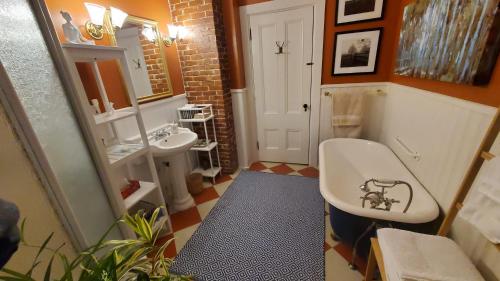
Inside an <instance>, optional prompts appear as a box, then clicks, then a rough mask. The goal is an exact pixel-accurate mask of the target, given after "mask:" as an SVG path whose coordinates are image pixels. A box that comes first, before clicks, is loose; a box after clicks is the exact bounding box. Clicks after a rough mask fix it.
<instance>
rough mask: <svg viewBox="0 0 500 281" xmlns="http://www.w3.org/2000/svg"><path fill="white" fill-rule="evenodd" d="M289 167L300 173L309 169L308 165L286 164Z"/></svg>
mask: <svg viewBox="0 0 500 281" xmlns="http://www.w3.org/2000/svg"><path fill="white" fill-rule="evenodd" d="M286 165H287V166H288V167H290V168H292V169H294V170H295V171H300V170H302V169H305V168H307V165H299V164H286Z"/></svg>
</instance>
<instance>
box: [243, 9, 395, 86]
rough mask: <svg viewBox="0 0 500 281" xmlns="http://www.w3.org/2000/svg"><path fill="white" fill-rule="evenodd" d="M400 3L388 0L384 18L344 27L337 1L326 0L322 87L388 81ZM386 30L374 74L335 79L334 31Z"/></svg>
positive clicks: (337, 77)
mask: <svg viewBox="0 0 500 281" xmlns="http://www.w3.org/2000/svg"><path fill="white" fill-rule="evenodd" d="M239 1H240V5H250V4H256V3H260V2H266V1H269V0H239ZM400 1H402V0H385V13H384V18H383V19H381V20H377V21H372V22H366V23H353V24H346V25H341V26H335V13H336V6H337V5H336V0H326V8H325V33H324V42H323V70H322V77H321V83H322V84H339V83H359V82H382V81H388V80H389V76H390V72H391V69H392V61H393V46H394V45H393V42H394V40H395V37H396V36H397V34H399V32H396V26H395V24H396V23H397V21H398V18H397V17H398V16H399V7H400ZM376 27H383V28H384V31H383V35H382V42H381V48H380V55H379V58H378V59H379V61H378V68H377V72H376V73H375V74H369V75H349V76H332V75H331V72H332V62H333V49H334V38H335V37H334V36H335V32H340V31H355V30H362V29H368V28H376Z"/></svg>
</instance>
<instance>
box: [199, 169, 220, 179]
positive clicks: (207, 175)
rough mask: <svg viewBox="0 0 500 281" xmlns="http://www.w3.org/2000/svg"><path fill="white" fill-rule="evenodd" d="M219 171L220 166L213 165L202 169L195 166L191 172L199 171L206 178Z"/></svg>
mask: <svg viewBox="0 0 500 281" xmlns="http://www.w3.org/2000/svg"><path fill="white" fill-rule="evenodd" d="M220 171H221V168H220V167H213V168H212V169H207V170H203V169H202V168H196V169H194V170H193V173H200V174H202V175H203V176H204V177H206V178H215V177H216V176H217V175H218V174H219V173H220Z"/></svg>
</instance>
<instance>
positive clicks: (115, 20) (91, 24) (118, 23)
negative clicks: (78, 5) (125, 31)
mask: <svg viewBox="0 0 500 281" xmlns="http://www.w3.org/2000/svg"><path fill="white" fill-rule="evenodd" d="M83 4H84V5H85V8H87V12H88V13H89V17H90V20H89V21H87V22H86V23H85V29H86V30H87V33H88V34H90V36H91V37H92V38H94V39H96V40H100V39H102V37H103V36H104V33H105V31H104V17H105V15H106V8H105V7H103V6H101V5H97V4H93V3H88V2H85V3H83ZM110 10H111V25H112V26H113V27H115V28H121V27H122V26H123V23H124V22H125V19H126V18H127V17H128V14H127V13H125V12H124V11H122V10H120V9H117V8H115V7H110Z"/></svg>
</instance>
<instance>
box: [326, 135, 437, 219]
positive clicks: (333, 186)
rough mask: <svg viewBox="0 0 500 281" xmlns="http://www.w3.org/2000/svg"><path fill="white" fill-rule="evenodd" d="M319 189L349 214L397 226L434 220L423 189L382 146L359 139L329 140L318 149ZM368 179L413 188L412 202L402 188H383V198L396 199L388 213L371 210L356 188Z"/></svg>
mask: <svg viewBox="0 0 500 281" xmlns="http://www.w3.org/2000/svg"><path fill="white" fill-rule="evenodd" d="M319 170H320V190H321V194H322V195H323V197H324V198H325V200H326V201H328V203H330V204H331V205H333V206H334V207H335V208H337V209H340V210H342V211H344V212H347V213H349V214H352V215H357V216H361V217H365V218H369V219H378V220H386V221H395V222H401V223H410V224H418V223H426V222H430V221H432V220H434V219H436V218H437V216H438V215H439V208H438V205H437V204H436V201H434V199H433V198H432V197H431V196H430V195H429V193H427V191H426V190H425V188H424V187H423V186H422V185H421V184H420V183H419V182H418V181H417V180H416V179H415V177H414V176H413V175H412V174H411V173H410V172H409V171H408V170H407V169H406V167H405V166H404V165H403V164H402V163H401V161H400V160H399V159H398V158H397V157H396V155H395V154H394V153H393V152H392V151H391V150H390V149H389V148H388V147H386V146H385V145H383V144H380V143H376V142H372V141H367V140H360V139H330V140H326V141H324V142H322V143H321V145H320V147H319ZM370 179H390V180H401V181H405V182H407V183H409V184H410V185H411V186H412V188H413V200H412V203H411V205H410V207H409V209H408V210H407V212H406V213H403V209H404V208H405V205H406V202H407V201H408V198H409V190H408V189H407V188H406V186H396V187H394V188H391V189H387V191H388V193H387V197H389V198H394V199H397V200H400V203H395V204H393V205H392V208H391V210H390V211H385V210H378V209H371V208H370V204H369V203H368V202H367V204H366V205H367V206H365V208H363V207H362V199H361V198H360V197H362V196H364V195H365V192H363V191H362V190H361V189H360V188H359V187H360V185H362V184H363V183H364V182H365V181H367V180H370Z"/></svg>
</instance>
